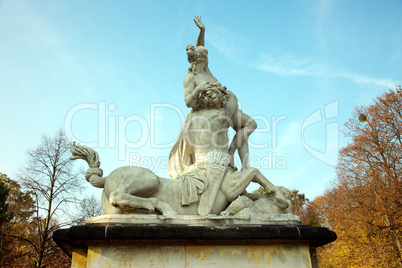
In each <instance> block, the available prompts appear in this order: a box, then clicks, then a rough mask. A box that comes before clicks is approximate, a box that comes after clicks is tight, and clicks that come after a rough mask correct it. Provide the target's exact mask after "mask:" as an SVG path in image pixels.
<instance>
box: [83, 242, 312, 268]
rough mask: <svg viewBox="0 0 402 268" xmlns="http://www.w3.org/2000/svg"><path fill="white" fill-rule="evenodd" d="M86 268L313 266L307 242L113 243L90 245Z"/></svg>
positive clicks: (278, 267)
mask: <svg viewBox="0 0 402 268" xmlns="http://www.w3.org/2000/svg"><path fill="white" fill-rule="evenodd" d="M81 267H82V266H81ZM86 267H87V268H92V267H96V268H98V267H169V268H170V267H175V268H181V267H183V268H184V267H219V268H220V267H275V268H282V267H283V268H292V267H295V268H307V267H308V268H309V267H312V266H311V261H310V255H309V247H308V246H307V245H262V246H256V245H252V246H246V245H224V246H210V245H205V246H156V245H144V246H110V245H109V246H103V247H102V246H90V247H89V248H88V260H87V264H86Z"/></svg>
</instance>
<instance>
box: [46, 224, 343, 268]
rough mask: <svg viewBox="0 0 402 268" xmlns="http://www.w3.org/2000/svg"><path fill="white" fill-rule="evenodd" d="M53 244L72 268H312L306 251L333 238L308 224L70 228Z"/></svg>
mask: <svg viewBox="0 0 402 268" xmlns="http://www.w3.org/2000/svg"><path fill="white" fill-rule="evenodd" d="M53 239H54V241H55V242H56V243H57V244H58V245H59V246H60V247H61V248H62V249H63V250H64V251H65V252H66V253H67V254H69V255H70V256H72V257H73V265H75V266H74V267H150V266H152V265H155V266H156V267H214V266H216V267H225V265H227V266H229V265H233V266H234V267H312V266H311V260H310V253H309V252H310V251H311V252H314V249H315V248H316V247H318V246H321V245H324V244H326V243H330V242H332V241H334V240H335V239H336V235H335V233H334V232H332V231H330V230H328V229H326V228H323V227H312V226H306V225H263V224H248V225H241V224H234V225H230V224H229V225H225V224H221V225H219V224H216V225H181V224H154V223H149V224H138V225H110V224H109V225H81V226H73V227H71V228H69V229H60V230H57V231H56V232H55V233H54V236H53ZM85 252H86V254H85ZM83 263H85V265H86V266H80V265H82V264H83Z"/></svg>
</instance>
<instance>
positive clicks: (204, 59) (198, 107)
mask: <svg viewBox="0 0 402 268" xmlns="http://www.w3.org/2000/svg"><path fill="white" fill-rule="evenodd" d="M194 22H195V24H196V25H197V27H198V28H199V29H200V32H199V35H198V38H197V41H196V44H195V46H193V45H188V46H187V48H186V51H187V59H188V61H189V63H190V68H188V73H187V74H186V76H185V78H184V81H183V86H184V101H185V103H186V106H187V107H189V108H191V112H190V113H189V114H188V116H187V118H186V121H185V122H184V124H183V126H182V129H181V131H180V134H179V137H178V138H177V141H176V143H175V144H174V146H173V148H172V150H171V152H170V155H169V168H168V170H169V174H170V175H171V177H172V178H173V179H165V178H160V177H158V176H157V175H156V174H154V173H153V172H152V171H150V170H148V169H145V168H141V167H120V168H117V169H115V170H114V171H112V172H111V173H110V174H109V175H108V176H105V177H103V170H102V169H101V168H100V160H99V155H98V153H97V152H95V151H94V150H93V149H91V148H89V147H86V146H82V145H79V144H75V143H72V144H71V146H70V150H71V153H72V157H71V159H82V160H85V161H86V162H87V163H88V165H89V169H88V170H87V172H86V174H85V178H86V179H87V181H88V182H90V183H91V184H92V185H93V186H94V187H98V188H103V189H104V191H103V193H102V208H103V211H104V213H105V214H141V213H142V214H143V213H156V214H163V215H201V216H206V215H209V214H215V215H237V216H241V217H250V218H258V217H259V215H265V214H289V213H292V208H291V202H290V201H289V196H286V195H287V192H288V190H287V189H285V188H282V189H280V188H279V187H277V186H275V185H274V184H273V183H271V182H270V181H269V180H268V179H267V178H266V177H265V176H264V175H263V174H262V173H261V172H260V171H259V170H258V169H256V168H253V167H250V166H249V148H248V137H249V136H250V135H251V133H252V132H253V131H254V130H255V129H256V128H257V124H256V122H255V121H254V120H253V119H252V118H251V117H250V116H248V115H247V114H245V113H244V112H243V111H242V110H241V109H239V104H238V100H237V97H236V95H235V94H234V93H233V92H232V91H230V90H227V88H226V87H225V86H222V85H221V84H220V83H219V81H218V80H217V79H216V78H215V77H214V76H213V75H212V73H211V71H210V70H209V67H208V50H207V49H206V48H205V47H204V46H205V42H204V35H205V25H204V24H203V23H202V22H201V17H199V16H196V17H195V18H194ZM229 128H232V129H233V130H234V131H235V132H236V134H235V136H234V137H233V139H232V140H231V141H230V140H229V136H228V130H229ZM236 151H237V152H238V155H239V157H240V160H241V165H242V166H241V170H239V171H238V170H237V168H236V167H235V166H234V155H235V152H236ZM251 182H255V183H258V184H260V185H261V186H262V187H263V188H264V189H265V190H266V191H267V193H270V194H272V196H273V198H267V197H266V196H263V195H250V194H248V193H246V188H247V186H248V185H249V184H250V183H251ZM239 198H240V199H239ZM231 204H233V205H232V206H231V207H229V205H231ZM227 208H228V210H226V209H227Z"/></svg>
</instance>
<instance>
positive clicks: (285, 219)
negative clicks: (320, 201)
mask: <svg viewBox="0 0 402 268" xmlns="http://www.w3.org/2000/svg"><path fill="white" fill-rule="evenodd" d="M85 224H86V225H94V224H95V225H105V224H109V225H123V224H124V225H143V224H171V225H193V226H195V225H214V226H222V225H256V224H283V225H297V224H300V217H299V216H296V215H292V214H261V215H255V216H254V217H250V216H248V217H247V216H244V217H242V216H217V215H208V216H197V215H146V214H126V215H121V214H112V215H102V216H98V217H93V218H90V219H87V220H86V222H85Z"/></svg>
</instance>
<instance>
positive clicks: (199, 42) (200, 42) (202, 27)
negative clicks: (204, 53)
mask: <svg viewBox="0 0 402 268" xmlns="http://www.w3.org/2000/svg"><path fill="white" fill-rule="evenodd" d="M194 22H195V25H197V27H198V28H200V33H199V34H198V37H197V42H196V43H195V46H196V47H198V46H203V47H205V39H204V37H205V25H204V24H203V23H202V22H201V16H199V15H197V16H195V17H194Z"/></svg>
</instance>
